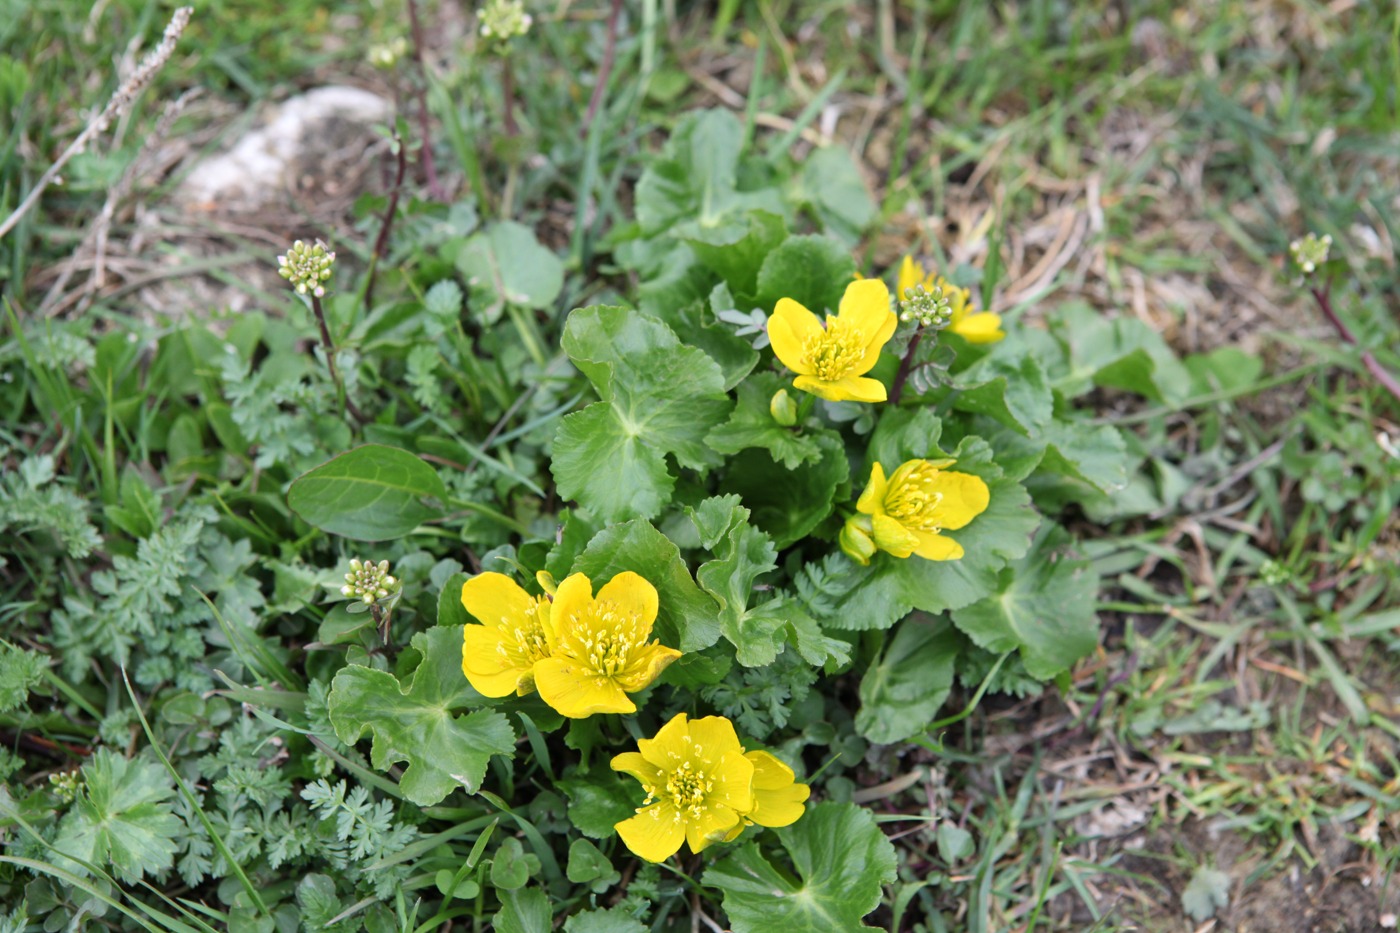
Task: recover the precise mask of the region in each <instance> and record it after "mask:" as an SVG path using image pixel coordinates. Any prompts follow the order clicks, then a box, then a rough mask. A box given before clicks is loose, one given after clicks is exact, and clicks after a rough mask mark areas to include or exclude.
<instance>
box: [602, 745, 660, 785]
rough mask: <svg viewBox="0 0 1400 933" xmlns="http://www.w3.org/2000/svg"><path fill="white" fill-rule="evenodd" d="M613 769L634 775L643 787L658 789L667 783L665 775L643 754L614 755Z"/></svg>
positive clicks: (626, 753)
mask: <svg viewBox="0 0 1400 933" xmlns="http://www.w3.org/2000/svg"><path fill="white" fill-rule="evenodd" d="M612 769H613V770H614V771H621V772H622V773H623V774H630V775H632V777H634V778H636V779H637V780H639V781H641V782H642V784H643V786H650V787H656V786H658V785H664V784H665V783H666V775H665V773H664V772H663V771H662V770H661V769H660V768H658V767H657V766H656V765H654V764H652V763H651V762H649V761H647V759H646V756H645V755H643V754H642V753H641V752H623V753H622V754H620V755H614V756H613V760H612Z"/></svg>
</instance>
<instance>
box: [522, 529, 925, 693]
mask: <svg viewBox="0 0 1400 933" xmlns="http://www.w3.org/2000/svg"><path fill="white" fill-rule="evenodd" d="M870 523H871V525H872V526H873V529H874V534H873V535H871V537H873V538H874V539H875V546H876V547H877V548H879V549H880V550H882V551H888V552H889V553H891V554H893V555H894V556H895V557H908V556H909V555H910V554H913V553H914V548H916V547H918V546H919V539H918V536H916V535H915V534H914V532H912V531H910V530H909V529H908V528H905V527H904V526H903V525H901V524H900V523H899V522H897V521H895V520H894V519H893V518H890V517H889V516H888V515H876V516H875V517H874V518H872V519H871V520H870ZM541 663H544V662H541ZM537 666H538V665H537ZM540 692H541V694H543V692H544V691H540Z"/></svg>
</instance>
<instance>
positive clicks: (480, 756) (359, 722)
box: [327, 628, 515, 806]
mask: <svg viewBox="0 0 1400 933" xmlns="http://www.w3.org/2000/svg"><path fill="white" fill-rule="evenodd" d="M413 648H414V650H416V651H417V652H418V653H419V654H420V655H421V656H422V660H421V661H420V662H419V664H418V666H417V667H416V668H415V669H414V670H413V671H412V672H411V673H410V674H408V675H407V676H405V677H404V678H403V679H400V678H397V677H395V676H394V675H393V674H390V673H388V672H387V671H377V670H373V669H371V668H368V667H361V666H358V665H350V666H347V667H345V668H343V669H342V670H341V671H340V673H338V674H336V676H335V681H334V682H333V683H332V686H331V693H330V697H329V698H328V700H327V709H328V711H329V714H330V720H331V723H332V724H333V725H334V726H335V732H336V736H337V737H339V739H340V740H341V741H342V742H346V743H354V742H356V741H358V739H359V738H360V736H361V735H363V734H364V733H365V732H366V731H369V732H370V733H371V734H372V735H373V738H374V742H373V745H372V752H371V761H372V762H373V763H374V766H375V767H376V768H387V767H389V765H390V764H392V763H394V762H397V761H403V762H407V763H408V767H407V768H406V769H405V770H404V773H403V777H402V779H401V780H400V787H401V788H402V790H403V793H404V796H405V797H407V798H408V799H409V800H411V801H413V802H414V803H416V804H418V805H419V806H429V805H431V804H435V803H437V802H438V801H440V800H442V799H443V798H444V797H446V796H447V795H448V794H449V793H451V792H452V791H453V790H454V789H456V788H458V787H465V788H466V789H467V790H468V791H475V790H476V789H477V788H479V787H480V786H481V780H482V778H483V777H484V776H485V774H486V763H487V761H488V760H489V759H490V758H491V756H493V755H505V756H510V755H512V754H514V751H515V731H514V730H513V729H511V727H510V723H509V721H507V719H506V717H505V716H503V715H502V714H501V713H498V712H494V711H492V710H476V711H475V712H471V713H468V714H466V715H453V713H452V712H451V711H452V710H460V709H465V708H468V707H471V706H475V705H478V704H479V702H480V701H479V699H478V698H477V696H476V692H475V691H474V690H472V689H471V687H470V686H468V684H467V682H466V679H465V678H464V677H462V635H461V632H460V630H457V629H454V628H434V629H429V630H428V631H426V632H420V633H419V634H417V635H415V636H414V638H413Z"/></svg>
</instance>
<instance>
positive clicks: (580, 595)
mask: <svg viewBox="0 0 1400 933" xmlns="http://www.w3.org/2000/svg"><path fill="white" fill-rule="evenodd" d="M656 610H657V596H656V587H654V586H652V585H651V584H650V583H648V582H647V580H646V579H645V578H644V577H642V576H640V575H639V574H636V573H633V572H632V571H630V570H628V571H624V572H622V573H620V574H618V575H617V576H615V577H613V578H612V579H611V580H609V581H608V582H607V583H605V584H603V587H602V589H600V590H599V591H598V595H597V596H596V597H595V596H594V595H593V584H592V582H591V581H590V580H589V579H588V577H586V576H584V575H583V574H581V573H576V574H572V575H571V576H569V577H567V578H566V579H565V580H564V581H563V582H562V583H560V584H559V587H558V589H557V590H556V591H555V593H554V605H553V607H552V608H551V609H550V614H549V620H550V621H549V625H548V626H546V628H545V640H546V642H547V643H548V646H549V653H548V655H547V656H545V657H543V658H541V659H540V660H538V661H536V662H535V666H534V675H535V687H536V689H538V690H539V692H540V697H541V698H542V699H543V700H544V701H545V702H546V703H548V704H549V705H550V706H552V707H553V708H554V709H555V710H556V711H558V712H560V713H562V714H563V715H565V716H568V717H569V718H570V719H583V718H586V717H588V716H591V715H593V714H594V713H635V712H636V711H637V705H636V704H635V703H633V702H632V700H631V699H630V698H629V697H628V696H627V694H629V693H636V692H637V691H638V690H641V689H642V688H644V687H646V686H648V685H649V684H651V682H652V681H653V680H655V679H656V678H657V677H658V676H659V675H660V674H661V672H662V671H663V670H665V669H666V666H667V665H669V664H670V663H671V662H672V661H674V660H675V659H676V658H678V657H680V656H681V653H680V652H679V651H677V650H676V649H674V648H668V647H666V646H665V645H663V644H661V643H659V642H655V641H653V642H648V641H647V639H648V638H650V637H651V629H652V625H653V624H654V623H655V622H656Z"/></svg>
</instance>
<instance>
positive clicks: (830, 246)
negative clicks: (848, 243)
mask: <svg viewBox="0 0 1400 933" xmlns="http://www.w3.org/2000/svg"><path fill="white" fill-rule="evenodd" d="M855 271H856V263H855V260H854V259H852V258H851V254H850V253H849V252H847V250H846V248H845V247H844V246H842V245H841V244H840V243H838V242H836V241H835V240H832V239H828V238H827V237H823V236H790V237H788V238H787V239H786V240H784V241H783V243H782V245H781V246H779V247H778V248H777V249H775V250H773V251H772V252H771V253H769V254H768V258H767V259H765V260H764V261H763V267H762V268H761V269H759V271H758V306H759V307H760V308H762V309H763V310H764V311H766V312H770V313H771V312H772V310H773V307H774V306H775V305H776V304H777V303H778V299H779V298H791V299H792V300H793V301H796V302H798V303H799V304H801V305H802V306H804V307H805V308H807V310H809V311H811V312H812V313H813V314H815V315H817V316H818V317H821V316H822V315H823V314H825V312H826V311H828V310H830V311H831V313H833V314H835V313H836V309H837V307H838V306H839V305H840V303H841V296H842V295H844V294H845V293H846V286H847V285H849V284H851V278H852V275H853V274H854V273H855Z"/></svg>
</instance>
